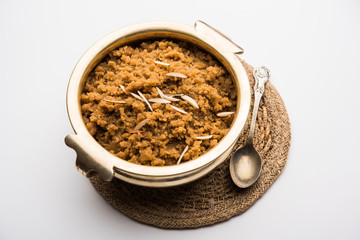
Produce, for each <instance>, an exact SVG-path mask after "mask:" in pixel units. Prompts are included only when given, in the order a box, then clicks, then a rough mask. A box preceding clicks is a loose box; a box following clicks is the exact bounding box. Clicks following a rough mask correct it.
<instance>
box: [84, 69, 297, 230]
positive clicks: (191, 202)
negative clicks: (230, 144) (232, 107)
mask: <svg viewBox="0 0 360 240" xmlns="http://www.w3.org/2000/svg"><path fill="white" fill-rule="evenodd" d="M243 64H244V66H245V68H246V70H247V72H248V76H249V79H250V83H251V86H252V87H253V85H254V78H253V76H252V71H253V68H252V67H251V66H250V65H248V64H246V63H245V62H243ZM251 112H252V107H251ZM250 118H251V114H249V118H248V122H247V126H246V127H245V131H244V133H243V134H242V136H241V137H240V139H239V140H238V143H237V145H236V147H235V148H234V149H238V148H239V147H241V146H243V145H244V143H245V140H246V136H247V135H248V131H249V123H250ZM290 140H291V133H290V122H289V117H288V115H287V112H286V109H285V106H284V103H283V101H282V99H281V97H280V95H279V94H278V92H277V91H276V89H275V88H274V86H273V85H272V84H271V83H270V82H268V83H267V84H266V88H265V92H264V96H263V98H262V100H261V103H260V108H259V112H258V119H257V124H256V128H255V138H254V145H255V148H256V149H257V150H258V151H259V153H260V155H261V156H262V158H263V168H262V173H261V175H260V178H259V179H258V181H257V182H256V183H255V184H254V185H253V186H251V187H250V188H247V189H240V188H238V187H237V186H236V185H235V184H234V183H233V182H232V180H231V177H230V173H229V166H228V165H229V159H230V157H231V155H232V154H231V155H230V156H229V157H228V158H227V160H225V161H224V162H223V163H222V164H220V165H219V166H218V167H217V168H216V169H214V170H213V171H212V172H211V173H209V174H208V175H206V176H205V177H203V178H201V179H199V180H197V181H195V182H192V183H189V184H186V185H183V186H179V187H171V188H147V187H140V186H136V185H132V184H129V183H126V182H123V181H121V180H118V179H114V180H113V181H111V182H106V181H103V180H102V179H101V178H100V177H99V176H97V175H94V176H92V177H91V178H90V181H91V183H92V184H93V186H94V187H95V189H96V190H97V191H98V192H99V193H100V194H101V195H102V196H103V198H104V199H105V200H106V201H107V202H108V203H110V204H111V205H112V206H113V207H114V208H115V209H117V210H119V211H120V212H122V213H123V214H125V215H127V216H129V217H131V218H133V219H135V220H138V221H140V222H143V223H146V224H150V225H154V226H157V227H161V228H173V229H180V228H197V227H201V226H206V225H211V224H214V223H218V222H221V221H224V220H227V219H229V218H231V217H233V216H236V215H239V214H241V213H243V212H245V211H246V210H247V209H249V208H250V207H251V206H252V205H253V204H254V203H255V202H256V201H257V200H258V199H259V198H260V197H261V196H262V195H264V193H265V192H266V191H267V190H268V189H269V187H270V186H271V185H272V184H273V183H274V181H275V180H276V179H277V178H278V177H279V175H280V174H281V172H282V171H283V169H284V166H285V163H286V159H287V155H288V152H289V147H290Z"/></svg>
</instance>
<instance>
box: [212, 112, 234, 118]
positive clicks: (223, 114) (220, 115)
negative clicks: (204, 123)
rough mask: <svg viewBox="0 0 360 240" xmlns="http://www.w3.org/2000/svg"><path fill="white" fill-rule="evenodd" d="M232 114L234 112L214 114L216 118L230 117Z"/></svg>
mask: <svg viewBox="0 0 360 240" xmlns="http://www.w3.org/2000/svg"><path fill="white" fill-rule="evenodd" d="M232 114H234V112H221V113H218V114H216V115H217V116H218V117H227V116H230V115H232Z"/></svg>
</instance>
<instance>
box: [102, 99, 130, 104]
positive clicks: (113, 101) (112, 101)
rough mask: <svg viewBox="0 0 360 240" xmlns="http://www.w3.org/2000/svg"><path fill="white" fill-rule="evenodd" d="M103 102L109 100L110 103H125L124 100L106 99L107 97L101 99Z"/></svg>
mask: <svg viewBox="0 0 360 240" xmlns="http://www.w3.org/2000/svg"><path fill="white" fill-rule="evenodd" d="M103 100H104V101H105V102H111V103H126V102H125V101H115V100H108V99H103Z"/></svg>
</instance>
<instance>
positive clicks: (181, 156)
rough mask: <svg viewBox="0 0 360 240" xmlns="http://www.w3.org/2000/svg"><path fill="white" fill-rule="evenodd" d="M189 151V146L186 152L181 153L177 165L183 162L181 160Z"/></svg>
mask: <svg viewBox="0 0 360 240" xmlns="http://www.w3.org/2000/svg"><path fill="white" fill-rule="evenodd" d="M188 149H189V146H186V147H185V149H184V151H183V152H182V153H181V155H180V157H179V159H178V160H177V163H176V164H180V162H181V159H182V158H183V157H184V155H185V153H186V152H187V150H188Z"/></svg>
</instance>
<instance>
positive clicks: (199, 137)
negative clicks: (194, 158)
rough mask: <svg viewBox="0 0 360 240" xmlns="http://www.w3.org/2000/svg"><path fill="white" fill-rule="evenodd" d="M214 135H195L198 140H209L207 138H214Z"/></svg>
mask: <svg viewBox="0 0 360 240" xmlns="http://www.w3.org/2000/svg"><path fill="white" fill-rule="evenodd" d="M212 137H213V135H208V136H198V137H195V138H196V139H198V140H207V139H210V138H212Z"/></svg>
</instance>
